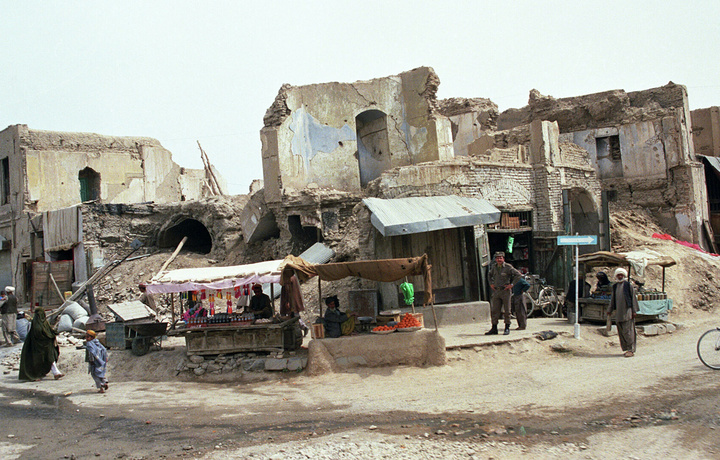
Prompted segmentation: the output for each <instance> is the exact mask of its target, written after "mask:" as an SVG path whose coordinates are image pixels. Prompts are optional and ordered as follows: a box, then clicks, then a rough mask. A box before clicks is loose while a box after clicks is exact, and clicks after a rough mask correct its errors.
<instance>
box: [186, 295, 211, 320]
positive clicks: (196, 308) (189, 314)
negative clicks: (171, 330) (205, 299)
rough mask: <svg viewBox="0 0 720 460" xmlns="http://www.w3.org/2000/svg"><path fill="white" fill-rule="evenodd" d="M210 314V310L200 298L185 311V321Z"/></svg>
mask: <svg viewBox="0 0 720 460" xmlns="http://www.w3.org/2000/svg"><path fill="white" fill-rule="evenodd" d="M207 315H208V311H207V310H206V309H205V307H203V304H202V301H201V300H198V301H197V302H196V303H195V305H193V306H192V307H191V308H190V309H189V310H187V311H186V312H185V313H183V321H185V322H186V323H187V322H189V321H190V318H204V317H205V316H207Z"/></svg>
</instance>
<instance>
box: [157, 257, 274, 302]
mask: <svg viewBox="0 0 720 460" xmlns="http://www.w3.org/2000/svg"><path fill="white" fill-rule="evenodd" d="M284 263H285V261H284V260H269V261H266V262H258V263H254V264H248V265H233V266H230V267H204V268H181V269H179V270H170V271H166V272H162V273H160V276H157V277H155V278H153V279H152V280H151V281H150V282H149V283H148V284H147V291H148V292H150V293H153V294H155V293H169V292H186V291H199V290H202V289H208V290H223V289H233V288H235V287H236V286H244V285H246V284H251V283H261V284H262V283H278V282H280V273H281V270H282V266H283V264H284Z"/></svg>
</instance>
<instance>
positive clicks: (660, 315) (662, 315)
mask: <svg viewBox="0 0 720 460" xmlns="http://www.w3.org/2000/svg"><path fill="white" fill-rule="evenodd" d="M579 302H580V305H579V310H580V320H581V321H583V320H585V321H599V322H604V321H605V320H606V319H607V310H608V307H609V306H610V299H599V298H598V299H595V298H592V297H584V298H581V299H579ZM638 307H639V311H638V315H637V318H636V321H638V322H640V321H647V320H652V319H667V314H668V311H669V310H672V307H673V301H672V299H660V300H638Z"/></svg>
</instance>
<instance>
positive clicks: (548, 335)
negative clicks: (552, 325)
mask: <svg viewBox="0 0 720 460" xmlns="http://www.w3.org/2000/svg"><path fill="white" fill-rule="evenodd" d="M535 335H537V336H538V338H539V339H540V340H550V339H554V338H555V337H557V332H555V331H541V332H536V333H535Z"/></svg>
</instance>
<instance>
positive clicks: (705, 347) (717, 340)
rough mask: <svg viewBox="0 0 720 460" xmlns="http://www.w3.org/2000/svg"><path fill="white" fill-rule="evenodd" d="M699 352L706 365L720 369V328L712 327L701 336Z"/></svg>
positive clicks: (699, 356)
mask: <svg viewBox="0 0 720 460" xmlns="http://www.w3.org/2000/svg"><path fill="white" fill-rule="evenodd" d="M697 354H698V358H700V361H702V363H703V364H704V365H706V366H707V367H709V368H710V369H715V370H720V328H715V329H710V330H709V331H707V332H706V333H704V334H703V335H701V336H700V338H699V339H698V342H697Z"/></svg>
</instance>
